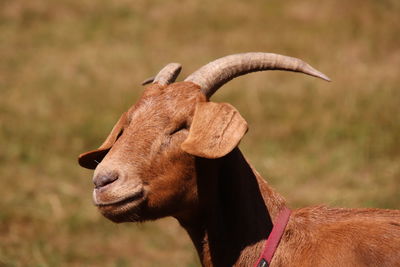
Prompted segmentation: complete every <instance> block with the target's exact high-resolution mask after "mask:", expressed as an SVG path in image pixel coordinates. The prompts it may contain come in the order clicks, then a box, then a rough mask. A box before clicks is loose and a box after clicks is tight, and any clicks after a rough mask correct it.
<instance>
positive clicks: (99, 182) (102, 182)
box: [93, 171, 118, 188]
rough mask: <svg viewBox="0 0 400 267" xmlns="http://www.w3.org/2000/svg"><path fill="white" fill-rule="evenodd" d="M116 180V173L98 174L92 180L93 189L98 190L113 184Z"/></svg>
mask: <svg viewBox="0 0 400 267" xmlns="http://www.w3.org/2000/svg"><path fill="white" fill-rule="evenodd" d="M117 179H118V173H117V172H116V171H113V172H108V173H99V174H97V175H96V176H95V177H94V178H93V183H94V186H95V188H100V187H103V186H106V185H108V184H111V183H113V182H114V181H116V180H117Z"/></svg>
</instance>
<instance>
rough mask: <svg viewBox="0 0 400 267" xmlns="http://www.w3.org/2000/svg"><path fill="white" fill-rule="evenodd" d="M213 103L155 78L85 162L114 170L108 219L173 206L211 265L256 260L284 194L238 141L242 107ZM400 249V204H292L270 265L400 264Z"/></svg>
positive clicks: (107, 173)
mask: <svg viewBox="0 0 400 267" xmlns="http://www.w3.org/2000/svg"><path fill="white" fill-rule="evenodd" d="M199 103H200V104H199ZM206 103H209V102H207V99H206V98H205V96H204V95H203V94H202V93H201V92H200V89H199V87H198V86H197V85H195V84H193V83H189V82H181V83H174V84H171V85H169V86H159V85H157V84H153V85H151V86H149V87H148V88H147V89H146V90H145V92H144V95H143V96H142V98H141V99H140V100H139V101H138V103H137V104H136V105H134V106H133V107H132V108H130V109H129V111H128V112H127V118H126V121H124V123H121V122H120V123H118V124H117V125H116V126H115V127H114V130H113V132H112V133H111V135H110V136H111V137H109V138H108V139H107V140H108V143H107V142H105V143H107V145H104V144H103V146H102V147H100V148H99V150H95V151H91V152H88V153H85V154H82V155H81V157H80V161H79V162H80V164H81V165H82V166H85V167H88V168H92V167H96V165H97V164H93V160H94V159H96V160H97V161H99V162H100V161H101V163H100V164H99V165H98V166H97V168H96V170H95V173H94V181H95V182H96V184H99V182H100V181H101V180H102V179H103V180H104V179H105V180H107V179H108V178H109V179H111V178H110V177H117V179H116V180H115V181H114V180H109V181H108V182H107V183H103V184H102V186H99V187H98V188H96V189H95V192H94V202H95V204H96V205H97V206H98V208H99V210H100V212H101V213H102V214H103V215H104V216H106V217H107V218H109V219H110V220H113V221H115V222H128V221H146V220H154V219H158V218H161V217H165V216H173V217H175V218H176V219H177V220H178V221H179V223H180V224H181V225H182V226H183V227H184V228H185V229H186V231H187V232H188V234H189V236H190V237H191V239H192V241H193V243H194V245H195V247H196V249H197V252H198V254H199V257H200V259H201V262H202V264H203V265H204V266H233V265H235V266H252V265H253V264H254V263H255V262H256V260H257V258H258V257H259V255H260V253H261V251H262V249H263V245H264V242H265V240H266V238H267V237H268V235H269V233H270V231H271V229H272V222H273V221H274V219H275V217H276V216H277V214H278V213H279V211H280V210H281V209H282V208H283V207H284V206H285V205H286V204H285V200H284V199H283V198H282V197H281V196H280V195H279V194H277V193H276V192H275V191H273V189H272V188H271V187H270V186H269V185H268V184H267V182H265V180H264V179H263V178H262V177H261V176H260V175H259V174H258V173H257V172H256V171H255V170H254V169H253V168H252V167H251V166H250V165H249V164H248V163H247V161H246V159H245V158H244V157H243V155H242V153H241V152H240V150H239V149H238V148H237V147H236V146H237V144H238V142H239V141H240V139H241V137H242V136H243V134H244V133H245V132H246V129H247V127H245V126H246V125H245V122H244V123H243V121H244V120H243V121H242V119H241V117H240V115H239V117H238V116H237V114H238V113H237V111H236V110H235V109H234V108H233V107H231V106H229V105H227V104H215V103H214V104H212V105H207V104H206ZM221 110H223V111H224V110H225V111H226V112H225V111H224V112H222V113H221ZM236 113H237V114H236ZM200 114H201V116H200ZM216 114H217V115H216ZM232 114H233V115H232ZM235 114H236V115H235ZM213 116H214V117H213ZM215 116H217V117H215ZM199 118H201V119H199ZM203 120H204V121H205V122H200V121H203ZM196 125H197V126H196ZM221 125H224V126H223V127H221ZM192 127H193V128H192ZM204 130H207V131H204ZM121 131H122V134H121ZM116 132H118V133H117V134H116ZM238 132H241V133H240V134H238ZM118 135H120V136H119V138H116V136H118ZM188 136H189V137H190V138H188ZM110 140H111V141H110ZM188 140H189V141H190V142H189V141H188ZM185 142H186V143H187V145H182V143H185ZM196 144H198V146H196ZM181 145H182V146H181ZM104 155H105V156H104ZM199 156H202V157H199ZM103 157H104V158H103ZM213 158H215V159H213ZM93 165H94V166H93ZM100 184H101V183H100ZM399 251H400V211H397V210H379V209H337V208H336V209H335V208H327V207H324V206H316V207H309V208H303V209H298V210H294V211H293V213H292V216H291V218H290V221H289V223H288V225H287V227H286V230H285V232H284V235H283V237H282V240H281V242H280V245H279V247H278V249H277V251H276V253H275V256H274V258H273V260H272V263H271V266H400V253H399Z"/></svg>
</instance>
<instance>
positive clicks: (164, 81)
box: [142, 63, 182, 85]
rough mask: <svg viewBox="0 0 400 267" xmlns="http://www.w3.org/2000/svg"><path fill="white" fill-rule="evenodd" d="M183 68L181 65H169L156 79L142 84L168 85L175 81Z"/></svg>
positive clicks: (153, 78) (152, 78) (147, 80)
mask: <svg viewBox="0 0 400 267" xmlns="http://www.w3.org/2000/svg"><path fill="white" fill-rule="evenodd" d="M181 69H182V66H181V64H179V63H169V64H168V65H167V66H165V67H164V68H163V69H162V70H160V72H159V73H158V74H157V75H156V77H151V78H148V79H146V80H144V81H143V82H142V85H146V84H149V83H151V82H152V83H158V84H160V85H168V84H170V83H172V82H174V81H175V79H176V78H177V77H178V75H179V73H180V72H181Z"/></svg>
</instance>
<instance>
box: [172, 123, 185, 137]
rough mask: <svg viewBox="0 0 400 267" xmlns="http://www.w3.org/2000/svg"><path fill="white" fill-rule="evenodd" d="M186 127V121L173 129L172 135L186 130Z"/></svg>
mask: <svg viewBox="0 0 400 267" xmlns="http://www.w3.org/2000/svg"><path fill="white" fill-rule="evenodd" d="M186 129H187V126H186V123H182V124H181V125H179V126H178V127H177V128H176V129H175V130H173V131H172V132H171V133H170V135H174V134H176V133H178V132H180V131H182V130H186Z"/></svg>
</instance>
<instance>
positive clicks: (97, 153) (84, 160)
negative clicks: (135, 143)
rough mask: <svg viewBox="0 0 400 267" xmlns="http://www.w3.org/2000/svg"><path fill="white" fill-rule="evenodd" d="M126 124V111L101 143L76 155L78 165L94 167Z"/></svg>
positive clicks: (88, 167)
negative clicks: (97, 146)
mask: <svg viewBox="0 0 400 267" xmlns="http://www.w3.org/2000/svg"><path fill="white" fill-rule="evenodd" d="M127 124H128V119H127V113H126V112H125V113H123V114H122V116H121V117H120V118H119V120H118V122H117V123H116V124H115V125H114V127H113V129H112V130H111V133H110V134H109V135H108V137H107V138H106V140H105V141H104V142H103V144H102V145H101V146H100V147H99V148H98V149H96V150H92V151H89V152H86V153H82V154H80V155H79V157H78V162H79V165H81V166H82V167H84V168H87V169H95V168H96V167H97V165H98V164H99V163H100V161H102V159H103V158H104V157H105V155H106V154H107V152H108V151H109V150H110V149H111V147H112V146H113V145H114V143H115V142H116V141H117V139H118V137H119V136H121V134H122V132H123V130H124V128H125V127H126V126H127Z"/></svg>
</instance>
